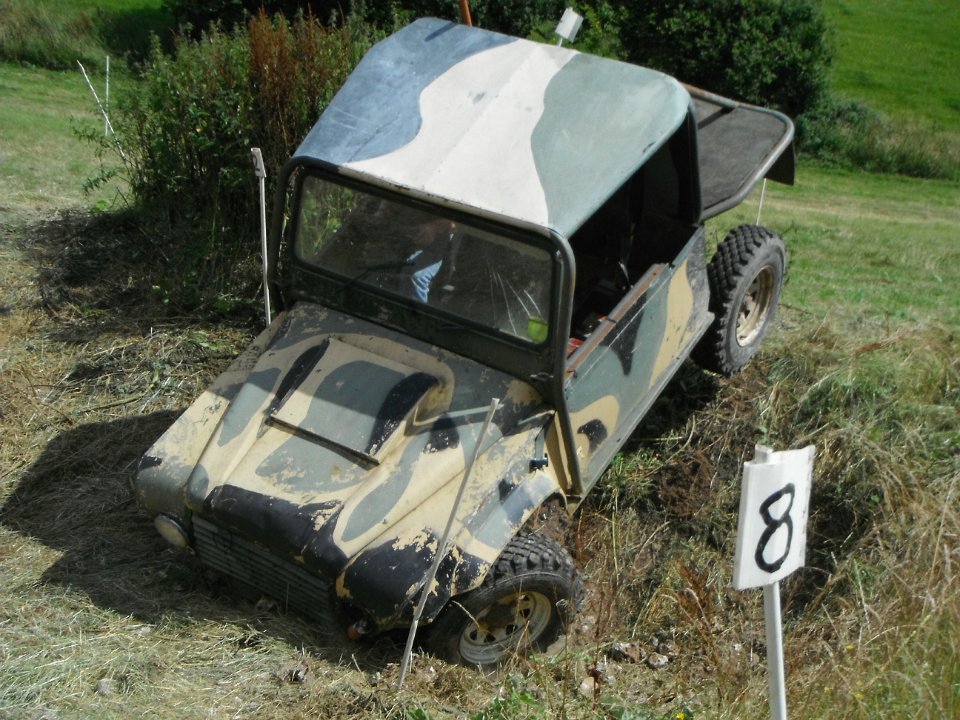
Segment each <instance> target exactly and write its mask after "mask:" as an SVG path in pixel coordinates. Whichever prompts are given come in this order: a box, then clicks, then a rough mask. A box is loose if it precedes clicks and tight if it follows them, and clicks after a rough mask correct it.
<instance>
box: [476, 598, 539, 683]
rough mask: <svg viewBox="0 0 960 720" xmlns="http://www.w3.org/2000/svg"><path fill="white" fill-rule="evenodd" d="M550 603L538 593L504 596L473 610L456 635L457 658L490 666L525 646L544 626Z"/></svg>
mask: <svg viewBox="0 0 960 720" xmlns="http://www.w3.org/2000/svg"><path fill="white" fill-rule="evenodd" d="M552 613H553V603H552V602H551V601H550V598H548V597H547V596H546V595H544V594H542V593H538V592H527V591H521V592H517V593H512V594H510V595H506V596H504V597H502V598H500V599H499V600H497V601H496V602H494V603H492V604H490V605H488V606H487V607H485V608H484V609H483V610H481V611H480V612H479V613H477V614H476V615H475V616H474V617H473V618H472V619H471V621H470V624H469V625H468V626H467V628H466V629H465V630H464V631H463V632H462V633H461V635H460V657H462V658H463V659H464V661H466V662H467V663H469V664H471V665H490V664H493V663H496V662H499V661H500V660H501V659H502V658H503V657H504V655H506V654H508V653H511V652H513V651H515V650H523V649H525V648H527V647H528V646H529V645H530V644H531V643H532V642H533V641H534V640H536V639H537V638H538V637H540V635H541V634H542V633H543V631H544V630H545V629H546V627H547V625H548V624H549V622H550V616H551V614H552Z"/></svg>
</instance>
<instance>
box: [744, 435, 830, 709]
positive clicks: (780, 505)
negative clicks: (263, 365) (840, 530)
mask: <svg viewBox="0 0 960 720" xmlns="http://www.w3.org/2000/svg"><path fill="white" fill-rule="evenodd" d="M813 455H814V447H813V445H810V446H808V447H805V448H803V449H802V450H784V451H782V452H774V451H773V450H771V449H770V448H768V447H764V446H762V445H757V447H756V452H755V455H754V458H753V460H751V461H750V462H747V463H744V465H743V485H742V487H741V489H740V518H739V522H738V525H737V554H736V558H735V559H734V564H733V587H734V588H736V589H737V590H746V589H747V588H752V587H759V586H763V614H764V620H765V622H766V639H767V675H768V679H769V685H770V716H771V717H772V718H773V719H774V720H787V691H786V683H785V681H784V673H783V627H782V624H781V620H780V580H781V579H782V578H785V577H786V576H787V575H789V574H790V573H792V572H793V571H794V570H796V569H797V568H799V567H802V566H803V563H804V561H805V560H806V550H807V517H808V514H809V506H810V486H811V483H812V480H813Z"/></svg>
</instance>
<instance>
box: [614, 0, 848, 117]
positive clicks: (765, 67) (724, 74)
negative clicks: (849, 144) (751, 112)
mask: <svg viewBox="0 0 960 720" xmlns="http://www.w3.org/2000/svg"><path fill="white" fill-rule="evenodd" d="M628 7H629V11H628V19H627V21H626V22H625V23H624V25H623V32H624V47H625V48H626V50H627V55H628V59H629V60H631V61H633V62H637V63H639V64H641V65H649V66H651V67H655V68H658V69H660V70H663V71H665V72H667V73H669V74H671V75H675V76H676V77H678V78H680V79H681V80H683V81H685V82H689V83H692V84H694V85H698V86H700V87H703V88H705V89H708V90H710V91H711V92H716V93H719V94H721V95H728V96H730V97H733V98H736V99H738V100H745V101H747V102H752V103H757V104H762V105H770V106H773V107H776V108H779V109H781V110H783V111H785V112H786V113H788V114H790V115H799V114H801V113H803V112H805V111H806V110H808V109H810V108H813V107H815V106H816V105H817V103H818V102H819V101H820V100H821V98H822V97H823V96H824V94H825V93H826V90H827V81H828V78H827V72H828V69H829V64H830V59H831V53H830V50H829V46H828V44H827V41H826V35H827V28H826V22H825V20H824V19H823V16H822V15H821V13H820V11H819V7H818V5H817V4H815V3H814V2H813V0H687V1H686V2H683V3H677V2H674V0H645V1H644V2H642V3H628Z"/></svg>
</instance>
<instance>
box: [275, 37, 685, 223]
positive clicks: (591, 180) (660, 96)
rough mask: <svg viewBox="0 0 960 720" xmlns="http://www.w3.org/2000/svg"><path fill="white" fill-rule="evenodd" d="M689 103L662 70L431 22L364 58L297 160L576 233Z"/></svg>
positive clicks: (656, 145)
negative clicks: (322, 164)
mask: <svg viewBox="0 0 960 720" xmlns="http://www.w3.org/2000/svg"><path fill="white" fill-rule="evenodd" d="M688 112H691V101H690V96H689V94H688V93H687V91H686V90H685V89H684V88H683V87H682V86H681V85H680V84H679V83H678V82H677V81H676V80H674V79H673V78H671V77H669V76H667V75H664V74H662V73H659V72H656V71H654V70H648V69H646V68H642V67H638V66H636V65H628V64H626V63H621V62H615V61H612V60H609V59H605V58H599V57H594V56H592V55H585V54H583V53H579V52H577V51H575V50H571V49H568V48H559V47H555V46H553V45H545V44H542V43H536V42H531V41H529V40H521V39H518V38H512V37H507V36H505V35H500V34H497V33H493V32H489V31H486V30H481V29H479V28H471V27H466V26H464V25H458V24H456V23H451V22H446V21H442V20H435V19H423V20H418V21H416V22H414V23H412V24H411V25H409V26H407V27H406V28H404V29H403V30H401V31H399V32H398V33H396V34H394V35H392V36H390V37H389V38H387V39H386V40H383V41H382V42H380V43H379V44H378V45H376V46H375V47H374V48H373V49H372V50H371V51H370V52H369V53H367V55H366V56H365V57H364V59H363V60H362V61H361V62H360V64H359V65H358V66H357V68H356V70H354V72H353V73H352V74H351V75H350V77H349V78H348V80H347V82H346V83H345V84H344V86H343V87H342V89H341V90H340V92H339V93H337V95H336V97H335V98H334V99H333V101H332V102H331V104H330V106H329V108H328V109H327V110H326V111H325V112H324V115H323V117H321V118H320V121H319V122H318V123H317V124H316V126H314V128H313V129H312V130H311V131H310V133H309V134H308V135H307V137H306V139H305V140H304V141H303V143H302V145H301V146H300V148H299V149H298V150H297V152H296V154H295V155H294V162H302V161H304V160H314V161H320V162H322V163H325V164H328V165H330V166H335V167H337V168H338V169H339V171H340V172H342V173H343V174H345V175H350V176H352V177H358V178H362V179H363V180H364V181H365V182H370V183H378V184H381V185H384V186H387V187H391V188H402V190H403V192H404V193H407V194H410V195H412V196H416V197H421V198H424V199H428V200H431V201H434V202H437V201H440V202H444V203H448V204H451V205H455V206H461V207H468V208H470V212H472V213H476V214H483V215H486V216H489V217H494V218H496V219H499V220H502V221H504V222H507V223H510V224H515V225H533V226H536V227H539V228H542V229H545V230H550V231H553V232H554V233H555V234H557V235H560V236H563V237H569V236H570V235H572V234H573V232H574V231H576V229H577V228H578V227H580V225H581V224H583V222H584V221H585V220H586V219H587V218H588V217H590V216H591V215H592V214H593V213H594V212H595V211H596V209H597V208H598V207H599V206H600V205H601V204H602V203H603V202H604V201H605V200H606V199H607V198H608V197H610V195H612V194H613V192H614V191H615V190H616V189H617V188H618V187H619V186H620V185H621V184H622V183H623V181H624V179H625V178H628V177H630V176H631V175H633V173H634V172H635V171H636V170H637V168H639V167H640V166H641V165H642V164H643V163H644V162H645V161H646V160H647V158H649V157H650V156H651V155H652V154H653V153H654V152H655V151H656V150H657V148H659V147H660V145H662V144H663V143H664V142H665V141H666V140H667V139H668V138H669V137H670V135H671V134H672V133H673V131H674V130H676V129H677V128H678V127H679V126H680V125H681V123H682V122H683V120H684V118H685V117H686V116H687V113H688ZM507 160H509V162H506V161H507Z"/></svg>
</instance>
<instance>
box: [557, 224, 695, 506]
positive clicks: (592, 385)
mask: <svg viewBox="0 0 960 720" xmlns="http://www.w3.org/2000/svg"><path fill="white" fill-rule="evenodd" d="M704 253H705V248H704V231H703V230H702V229H700V230H698V231H697V232H696V233H695V235H694V237H693V238H692V239H691V240H690V242H688V243H687V245H686V247H685V248H684V249H683V251H682V252H681V253H680V254H679V256H678V257H677V259H676V260H675V261H673V262H672V263H671V264H670V265H666V264H657V265H654V266H653V267H652V268H651V269H650V270H649V271H648V272H647V273H646V274H645V276H644V277H643V278H641V279H640V281H639V282H638V283H637V284H636V285H635V286H634V287H633V288H632V289H631V291H630V292H629V293H628V294H627V295H626V296H625V297H624V299H623V300H622V301H621V302H620V304H619V305H618V306H617V307H616V308H614V310H613V311H612V312H611V313H610V314H609V315H608V316H607V317H606V318H604V319H603V321H602V323H601V325H600V327H598V328H597V329H596V330H595V331H594V332H593V333H592V334H591V336H590V337H589V338H588V339H587V341H586V342H585V343H584V345H583V346H582V347H580V348H579V349H578V350H577V352H576V353H575V354H574V355H572V356H571V358H570V362H569V364H568V371H567V381H566V387H565V392H566V404H567V411H568V413H569V416H570V426H571V427H572V429H573V431H574V432H575V433H576V435H575V439H574V442H575V444H576V457H577V461H578V463H579V464H580V476H581V477H582V478H583V481H584V485H585V487H584V488H582V489H581V491H582V492H586V491H587V490H589V488H590V487H591V486H592V485H593V484H594V483H595V482H596V480H597V479H599V477H600V474H601V473H602V472H603V470H604V468H606V466H607V465H608V464H609V462H610V461H611V460H612V458H613V456H614V454H616V452H617V451H618V450H619V449H620V447H621V446H622V445H623V443H624V442H625V441H626V439H627V437H628V436H629V434H630V433H631V432H632V431H633V429H634V428H635V427H636V425H637V423H638V422H639V421H640V419H641V418H642V417H643V415H644V413H646V411H647V410H648V409H649V407H650V405H651V404H652V403H653V401H654V400H656V398H657V396H658V395H659V394H660V392H661V391H662V389H663V387H664V386H665V385H666V384H667V382H668V381H669V380H670V378H671V377H673V374H674V372H675V371H676V369H677V367H678V366H679V364H680V363H681V362H683V360H684V359H685V358H686V357H687V355H688V354H689V351H690V348H691V347H692V346H693V344H695V343H696V341H697V340H698V339H699V338H700V336H701V335H702V334H703V332H704V330H705V329H706V327H707V326H708V325H709V324H710V321H711V320H712V319H713V315H712V314H711V313H710V312H709V311H708V309H707V305H708V302H709V297H710V295H709V288H708V287H707V274H706V261H705V254H704Z"/></svg>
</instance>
